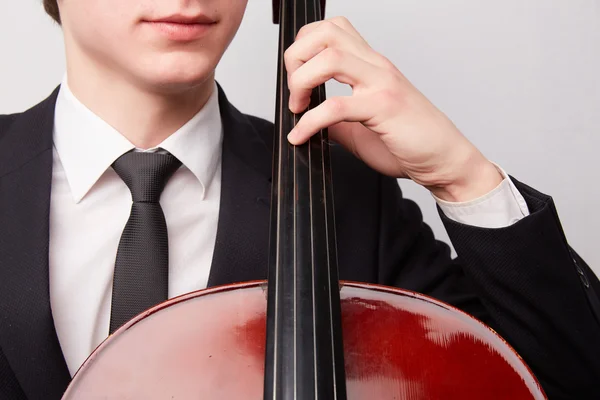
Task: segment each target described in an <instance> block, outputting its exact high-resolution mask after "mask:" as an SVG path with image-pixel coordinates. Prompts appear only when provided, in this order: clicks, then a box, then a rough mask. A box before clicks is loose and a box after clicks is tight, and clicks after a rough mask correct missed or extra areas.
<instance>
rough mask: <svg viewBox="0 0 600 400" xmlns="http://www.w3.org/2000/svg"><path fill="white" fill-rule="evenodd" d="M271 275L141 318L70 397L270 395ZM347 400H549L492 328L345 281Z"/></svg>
mask: <svg viewBox="0 0 600 400" xmlns="http://www.w3.org/2000/svg"><path fill="white" fill-rule="evenodd" d="M265 290H266V283H265V282H250V283H244V284H239V285H232V286H226V287H221V288H215V289H209V290H204V291H199V292H195V293H190V294H188V295H184V296H181V297H179V298H177V299H173V300H170V301H168V302H165V303H163V304H161V305H159V306H157V307H155V308H153V309H151V310H150V311H148V312H146V313H144V314H143V315H140V316H138V317H137V318H135V319H134V320H132V321H131V322H129V323H128V324H126V325H125V326H124V327H123V328H121V329H120V330H119V331H117V332H116V333H115V334H114V335H113V336H112V337H110V338H109V339H107V340H106V341H105V342H104V343H103V344H102V345H100V346H99V347H98V349H97V350H96V351H95V352H94V353H93V354H92V355H91V356H90V358H89V359H88V360H87V361H86V362H85V364H84V365H83V366H82V368H81V369H80V371H79V372H78V373H77V375H76V376H75V377H74V379H73V382H72V383H71V385H70V386H69V389H68V391H67V392H66V393H65V396H64V398H63V399H64V400H78V399H82V400H83V399H85V400H94V399H98V400H99V399H147V400H151V399H200V398H201V399H218V400H222V399H234V398H235V399H257V400H258V399H262V387H263V370H264V354H265V348H264V347H265V317H266V315H265V312H266V293H265ZM341 298H342V320H343V322H342V324H343V335H344V354H345V362H346V376H347V388H348V399H350V400H362V399H381V400H384V399H461V400H466V399H488V400H492V399H511V400H516V399H543V398H545V397H544V395H543V393H542V391H541V389H540V387H539V385H538V383H537V382H536V380H535V378H534V377H533V376H532V374H531V372H530V371H529V370H528V368H527V367H526V365H525V364H524V363H523V362H522V361H521V360H520V358H519V357H518V355H517V354H515V352H514V351H513V350H512V349H511V348H510V346H509V345H508V344H507V343H506V342H504V341H503V340H502V339H501V338H500V337H499V336H497V335H496V334H495V333H494V332H493V331H492V330H490V329H489V328H488V327H486V326H485V325H483V324H482V323H480V322H478V321H477V320H475V319H473V318H472V317H470V316H468V315H467V314H464V313H462V312H460V311H458V310H456V309H454V308H452V307H450V306H448V305H445V304H443V303H441V302H438V301H435V300H433V299H431V298H428V297H426V296H422V295H419V294H416V293H412V292H407V291H402V290H398V289H392V288H385V287H381V286H376V285H365V284H355V283H344V284H343V287H342V290H341Z"/></svg>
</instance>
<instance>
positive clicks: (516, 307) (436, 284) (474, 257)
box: [379, 177, 600, 399]
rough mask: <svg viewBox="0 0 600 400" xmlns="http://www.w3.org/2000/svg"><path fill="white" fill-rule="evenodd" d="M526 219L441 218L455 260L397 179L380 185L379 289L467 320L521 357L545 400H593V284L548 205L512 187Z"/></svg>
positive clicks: (597, 362) (596, 369)
mask: <svg viewBox="0 0 600 400" xmlns="http://www.w3.org/2000/svg"><path fill="white" fill-rule="evenodd" d="M513 182H514V183H515V185H516V186H517V188H518V189H519V192H520V193H521V194H522V195H523V197H524V198H525V200H526V202H527V205H528V207H529V210H530V215H529V216H527V217H525V218H523V219H522V220H520V221H519V222H517V223H515V224H513V225H511V226H508V227H504V228H496V229H489V228H480V227H474V226H469V225H464V224H461V223H458V222H455V221H453V220H451V219H449V218H448V217H446V216H445V215H444V213H443V212H442V211H441V210H439V208H438V211H439V214H440V217H441V218H442V221H443V223H444V225H445V227H446V230H447V231H448V234H449V237H450V240H451V241H452V244H453V245H454V247H455V249H456V252H457V254H458V258H457V259H454V260H452V259H451V257H450V249H449V247H448V246H447V245H446V244H444V243H442V242H439V241H436V240H435V238H434V237H433V233H432V231H431V229H430V228H429V227H428V226H427V225H426V224H425V223H424V222H423V219H422V215H421V212H420V210H419V208H418V206H417V205H416V204H415V203H414V202H412V201H410V200H406V199H403V198H402V194H401V192H400V189H399V187H398V184H397V182H396V180H395V179H391V178H384V177H382V178H381V191H380V232H379V234H380V237H379V239H380V242H379V243H380V246H379V281H380V283H383V284H387V285H393V286H398V287H402V288H406V289H409V290H415V291H417V292H421V293H424V294H427V295H430V296H432V297H435V298H438V299H440V300H442V301H445V302H448V303H450V304H452V305H455V306H456V307H458V308H460V309H462V310H464V311H466V312H468V313H470V314H472V315H474V316H475V317H477V318H479V319H480V320H482V321H483V322H485V323H487V324H488V325H489V326H490V327H492V328H493V329H495V330H496V331H497V332H498V333H499V334H500V335H501V336H503V337H504V338H505V339H506V340H507V341H508V342H509V343H510V344H511V345H512V346H513V347H514V348H515V350H516V351H517V352H518V353H519V354H520V355H521V356H522V357H523V359H524V360H525V362H526V363H527V364H528V365H529V367H530V368H531V369H532V371H533V372H534V373H535V375H536V377H537V378H538V380H539V381H540V383H541V384H542V386H543V387H544V390H545V391H546V394H547V395H548V397H549V398H550V399H591V398H598V397H597V396H598V387H599V384H598V382H599V380H600V302H599V301H598V298H599V294H600V282H599V281H598V278H597V277H596V276H595V275H594V273H593V272H592V270H591V269H590V268H589V266H588V265H587V264H586V263H585V262H584V261H583V260H582V259H581V258H580V257H579V256H578V255H577V253H576V252H575V251H574V250H573V249H571V248H570V247H569V245H568V244H567V241H566V238H565V235H564V233H563V230H562V227H561V225H560V221H559V219H558V214H557V212H556V209H555V207H554V203H553V201H552V198H551V197H549V196H546V195H544V194H542V193H539V192H537V191H535V190H534V189H532V188H530V187H528V186H526V185H524V184H522V183H520V182H518V181H517V180H516V179H514V178H513Z"/></svg>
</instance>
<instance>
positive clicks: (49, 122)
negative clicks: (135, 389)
mask: <svg viewBox="0 0 600 400" xmlns="http://www.w3.org/2000/svg"><path fill="white" fill-rule="evenodd" d="M57 93H58V89H57V90H55V91H54V93H53V94H52V95H51V96H50V97H49V98H48V99H46V100H45V101H44V102H42V103H40V104H39V105H37V106H35V107H34V108H32V109H30V110H29V111H27V112H25V113H23V114H21V115H20V116H18V117H17V118H16V119H15V121H14V122H13V124H12V126H11V127H10V128H9V131H8V132H7V133H6V134H5V136H4V137H3V140H2V145H1V146H0V226H1V227H2V231H1V234H0V296H2V297H1V302H0V318H1V327H0V345H1V346H2V350H3V352H4V354H5V355H6V358H7V359H8V362H9V363H10V366H11V368H12V369H13V371H14V373H15V375H16V377H17V379H18V381H19V383H20V385H21V387H22V389H23V391H24V392H25V394H26V395H27V397H28V398H32V399H34V398H35V399H37V398H59V397H60V396H61V395H62V392H63V391H64V389H65V388H66V386H67V384H68V382H69V380H70V375H69V371H68V369H67V365H66V363H65V361H64V358H63V355H62V351H61V348H60V344H59V342H58V338H57V336H56V331H55V329H54V322H53V319H52V312H51V309H50V294H49V271H48V244H49V210H50V186H51V180H52V129H53V124H54V106H55V102H56V96H57Z"/></svg>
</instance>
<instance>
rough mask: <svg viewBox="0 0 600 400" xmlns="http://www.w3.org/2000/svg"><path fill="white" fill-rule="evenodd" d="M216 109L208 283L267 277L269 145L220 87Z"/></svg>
mask: <svg viewBox="0 0 600 400" xmlns="http://www.w3.org/2000/svg"><path fill="white" fill-rule="evenodd" d="M219 107H220V109H221V118H222V120H223V158H222V178H221V205H220V211H219V222H218V228H217V240H216V244H215V250H214V256H213V262H212V266H211V272H210V277H209V280H208V286H217V285H223V284H229V283H234V282H243V281H249V280H255V279H266V278H267V263H268V247H269V215H270V214H269V200H270V190H271V189H270V186H271V184H270V181H271V163H272V152H271V146H272V144H271V143H267V142H265V140H264V138H262V137H261V135H260V134H259V132H258V131H257V128H256V127H255V125H253V124H251V122H250V119H249V118H251V117H248V116H245V115H243V114H242V113H240V112H239V111H238V110H237V109H236V108H235V107H233V105H231V103H229V102H228V100H227V98H226V97H225V94H224V93H223V90H222V89H221V87H220V86H219ZM265 129H272V126H268V125H265ZM270 133H271V132H269V134H270ZM267 140H268V139H267Z"/></svg>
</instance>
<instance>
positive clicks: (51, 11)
mask: <svg viewBox="0 0 600 400" xmlns="http://www.w3.org/2000/svg"><path fill="white" fill-rule="evenodd" d="M44 9H45V10H46V13H48V15H49V16H51V17H52V19H53V20H55V21H56V22H58V23H59V24H60V13H59V11H58V3H57V0H44Z"/></svg>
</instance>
